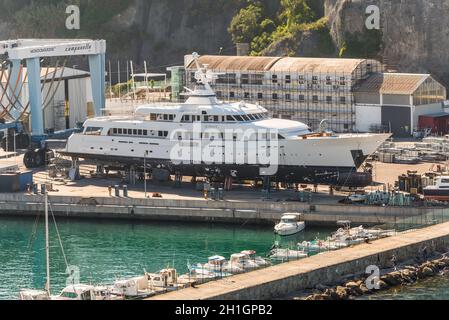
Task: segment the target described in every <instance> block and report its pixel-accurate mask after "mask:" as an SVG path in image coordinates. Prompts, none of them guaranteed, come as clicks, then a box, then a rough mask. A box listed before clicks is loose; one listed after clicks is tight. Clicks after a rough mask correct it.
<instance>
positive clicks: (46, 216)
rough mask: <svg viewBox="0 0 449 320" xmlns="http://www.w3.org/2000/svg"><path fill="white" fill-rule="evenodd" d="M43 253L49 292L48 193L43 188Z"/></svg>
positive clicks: (48, 290)
mask: <svg viewBox="0 0 449 320" xmlns="http://www.w3.org/2000/svg"><path fill="white" fill-rule="evenodd" d="M45 255H46V263H47V282H46V284H45V290H47V292H48V294H50V246H49V237H48V193H47V190H45Z"/></svg>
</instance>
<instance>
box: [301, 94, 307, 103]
mask: <svg viewBox="0 0 449 320" xmlns="http://www.w3.org/2000/svg"><path fill="white" fill-rule="evenodd" d="M304 101H306V98H305V96H304V95H303V94H300V95H299V102H304Z"/></svg>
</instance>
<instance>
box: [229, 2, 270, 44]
mask: <svg viewBox="0 0 449 320" xmlns="http://www.w3.org/2000/svg"><path fill="white" fill-rule="evenodd" d="M261 20H262V7H261V6H260V4H257V3H255V4H250V5H249V6H247V7H245V8H243V9H241V10H240V11H239V13H238V14H237V15H236V16H234V18H232V21H231V24H230V26H229V28H228V32H229V33H230V34H231V36H232V41H233V42H234V43H242V42H246V43H250V42H251V41H252V40H253V39H254V38H255V37H256V36H257V35H259V34H260V31H261V26H260V22H261Z"/></svg>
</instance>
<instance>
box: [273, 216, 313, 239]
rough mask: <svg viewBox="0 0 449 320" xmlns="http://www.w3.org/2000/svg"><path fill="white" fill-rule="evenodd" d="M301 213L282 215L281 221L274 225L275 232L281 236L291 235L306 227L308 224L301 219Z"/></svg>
mask: <svg viewBox="0 0 449 320" xmlns="http://www.w3.org/2000/svg"><path fill="white" fill-rule="evenodd" d="M300 218H301V214H299V213H286V214H284V215H283V216H282V218H281V221H280V222H279V223H278V224H277V225H276V226H275V227H274V232H275V233H277V234H278V235H280V236H290V235H293V234H296V233H298V232H301V231H303V230H304V229H305V227H306V224H305V222H304V221H300Z"/></svg>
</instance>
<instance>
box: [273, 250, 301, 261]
mask: <svg viewBox="0 0 449 320" xmlns="http://www.w3.org/2000/svg"><path fill="white" fill-rule="evenodd" d="M307 257H308V254H307V253H306V252H305V251H302V250H294V249H283V248H274V249H272V250H271V252H270V259H272V260H278V261H289V260H299V259H303V258H307Z"/></svg>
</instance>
